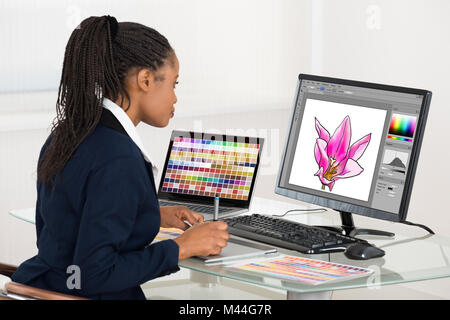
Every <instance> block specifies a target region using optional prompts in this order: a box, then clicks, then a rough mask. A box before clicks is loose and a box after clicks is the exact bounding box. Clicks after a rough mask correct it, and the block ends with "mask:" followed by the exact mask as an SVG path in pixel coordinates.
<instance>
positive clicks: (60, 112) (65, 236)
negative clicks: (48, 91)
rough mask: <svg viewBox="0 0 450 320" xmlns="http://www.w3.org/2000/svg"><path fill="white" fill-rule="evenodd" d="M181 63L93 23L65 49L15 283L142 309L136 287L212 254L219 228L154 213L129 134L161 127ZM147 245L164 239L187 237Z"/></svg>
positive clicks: (165, 46) (147, 178)
mask: <svg viewBox="0 0 450 320" xmlns="http://www.w3.org/2000/svg"><path fill="white" fill-rule="evenodd" d="M178 72H179V62H178V59H177V56H176V54H175V52H174V50H173V49H172V48H171V46H170V45H169V42H168V41H167V39H166V38H165V37H164V36H162V35H161V34H159V33H158V32H157V31H155V30H153V29H151V28H148V27H146V26H143V25H140V24H137V23H131V22H121V23H118V22H117V21H116V19H115V18H113V17H110V16H103V17H90V18H87V19H85V20H84V21H83V22H82V23H81V24H80V26H79V27H78V28H77V29H75V30H74V31H73V33H72V35H71V37H70V39H69V42H68V43H67V47H66V52H65V57H64V64H63V71H62V77H61V83H60V86H59V94H58V101H57V117H56V119H55V121H54V124H53V127H52V132H51V134H50V136H49V138H48V139H47V141H46V143H45V144H44V146H43V147H42V150H41V153H40V156H39V161H38V179H37V180H38V181H37V193H38V197H37V202H36V232H37V246H38V254H37V255H36V256H35V257H33V258H31V259H29V260H27V261H25V262H24V263H22V264H21V265H20V266H19V268H18V270H17V271H16V273H15V274H14V275H13V277H12V279H13V281H16V282H20V283H24V284H28V285H31V286H34V287H39V288H43V289H48V290H52V291H58V292H62V293H67V294H72V295H78V296H83V297H87V298H93V299H144V298H145V297H144V294H143V292H142V290H141V289H140V286H139V285H140V284H142V283H144V282H146V281H149V280H150V279H153V278H156V277H159V276H162V275H166V274H169V273H171V272H174V271H177V270H179V269H178V266H177V265H178V260H181V259H185V258H188V257H191V256H196V255H209V254H217V253H219V252H220V251H221V249H222V248H223V247H225V246H226V244H227V240H228V237H229V235H228V233H227V232H226V228H227V225H226V223H224V222H203V217H202V216H201V215H200V214H198V213H195V212H193V211H190V210H189V209H187V208H186V207H162V208H160V207H159V204H158V199H157V194H156V187H155V182H154V173H153V169H154V168H152V164H151V162H150V159H149V157H148V154H147V152H146V151H145V148H144V147H143V145H142V142H141V141H140V139H139V136H138V134H137V131H136V128H135V127H136V126H137V125H138V124H139V123H140V122H141V121H142V122H144V123H146V124H149V125H152V126H155V127H165V126H167V124H168V122H169V119H170V118H171V117H173V115H174V110H175V109H174V107H173V105H174V104H175V103H176V102H177V98H176V95H175V92H174V89H175V85H176V84H177V78H178ZM185 221H188V222H189V223H190V224H192V225H193V226H192V227H191V228H189V229H188V230H187V231H185V232H184V233H183V234H182V235H181V236H179V237H178V238H176V239H174V240H166V241H161V242H158V243H155V244H152V245H148V244H149V243H151V242H152V241H153V239H154V238H155V236H156V234H157V233H158V231H159V228H160V226H162V227H177V228H181V229H183V230H186V229H187V228H188V225H187V224H186V223H185Z"/></svg>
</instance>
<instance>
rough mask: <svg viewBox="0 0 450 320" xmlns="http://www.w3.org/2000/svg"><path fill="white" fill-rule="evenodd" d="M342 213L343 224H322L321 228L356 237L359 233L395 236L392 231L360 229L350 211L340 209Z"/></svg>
mask: <svg viewBox="0 0 450 320" xmlns="http://www.w3.org/2000/svg"><path fill="white" fill-rule="evenodd" d="M339 214H340V215H341V221H342V225H341V226H337V227H334V226H320V227H321V228H325V229H328V230H331V231H335V232H339V233H343V234H345V235H346V236H350V237H356V236H357V235H371V236H380V237H394V236H395V234H394V233H392V232H387V231H381V230H373V229H359V228H356V226H355V224H354V222H353V217H352V214H351V213H350V212H345V211H339Z"/></svg>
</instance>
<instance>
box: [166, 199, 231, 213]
mask: <svg viewBox="0 0 450 320" xmlns="http://www.w3.org/2000/svg"><path fill="white" fill-rule="evenodd" d="M159 205H160V206H161V207H167V206H186V207H188V208H189V209H191V210H192V211H195V212H199V213H207V214H214V206H205V205H201V204H191V203H174V202H168V201H164V200H160V201H159ZM231 210H234V208H226V207H219V214H221V213H227V212H230V211H231Z"/></svg>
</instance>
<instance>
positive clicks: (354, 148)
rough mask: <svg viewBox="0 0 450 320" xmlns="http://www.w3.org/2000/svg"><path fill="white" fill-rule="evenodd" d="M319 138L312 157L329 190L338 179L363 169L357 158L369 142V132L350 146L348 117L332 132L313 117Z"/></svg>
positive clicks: (358, 172)
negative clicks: (331, 133)
mask: <svg viewBox="0 0 450 320" xmlns="http://www.w3.org/2000/svg"><path fill="white" fill-rule="evenodd" d="M315 121H316V130H317V133H318V134H319V138H318V139H317V140H316V144H315V146H314V157H315V159H316V162H317V164H318V165H319V170H318V171H317V172H316V174H315V176H317V177H318V178H319V180H320V182H321V183H322V190H325V186H327V187H328V189H329V190H330V191H332V190H333V186H334V184H335V183H336V181H338V180H339V179H348V178H351V177H355V176H358V175H360V174H361V173H362V172H363V171H364V169H363V168H362V167H361V166H360V165H359V163H358V162H357V160H358V159H359V158H361V156H362V155H363V153H364V151H365V150H366V148H367V146H368V145H369V142H370V137H371V133H369V134H368V135H366V136H364V137H362V138H361V139H359V140H358V141H356V142H355V143H354V144H352V145H351V146H350V140H351V136H352V132H351V126H350V117H349V116H346V117H345V118H344V120H343V121H342V123H341V124H340V125H339V127H338V128H337V129H336V131H335V132H334V134H333V135H332V136H331V137H330V134H329V132H328V131H327V130H326V129H325V128H324V127H323V126H322V125H321V124H320V122H319V120H317V118H315Z"/></svg>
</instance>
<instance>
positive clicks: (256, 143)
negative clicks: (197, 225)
mask: <svg viewBox="0 0 450 320" xmlns="http://www.w3.org/2000/svg"><path fill="white" fill-rule="evenodd" d="M263 144H264V139H263V138H258V137H244V136H235V135H222V134H215V133H214V134H213V133H200V132H192V131H181V130H174V131H173V132H172V135H171V137H170V143H169V148H168V150H167V155H166V161H165V164H164V169H163V172H162V175H161V181H160V183H159V188H158V198H159V204H160V206H177V205H178V206H179V205H182V206H187V207H188V208H189V209H191V210H193V211H195V212H198V213H201V214H202V215H203V216H204V219H205V221H208V220H212V219H213V214H214V196H215V195H216V194H217V195H218V196H219V198H220V201H219V218H224V217H229V216H232V215H237V214H240V213H244V212H247V211H248V210H249V207H250V202H251V199H252V194H253V190H254V187H255V181H256V177H257V173H258V168H259V164H260V159H261V152H262V147H263Z"/></svg>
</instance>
